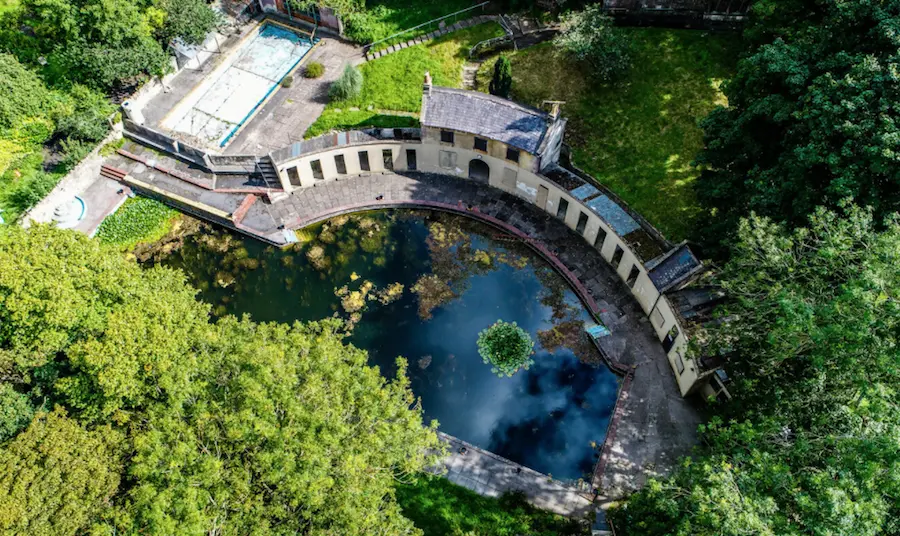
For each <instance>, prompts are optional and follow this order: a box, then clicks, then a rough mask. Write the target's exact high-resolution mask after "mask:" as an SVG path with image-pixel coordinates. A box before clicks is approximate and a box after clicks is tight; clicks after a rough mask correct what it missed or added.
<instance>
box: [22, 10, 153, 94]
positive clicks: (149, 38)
mask: <svg viewBox="0 0 900 536" xmlns="http://www.w3.org/2000/svg"><path fill="white" fill-rule="evenodd" d="M17 13H18V14H19V15H18V20H17V21H15V23H16V24H18V25H24V26H27V27H30V28H31V29H32V30H33V32H34V34H35V37H36V39H34V40H31V41H29V42H27V46H22V45H19V46H17V47H15V48H14V49H13V51H14V52H15V51H17V50H19V49H20V48H21V49H22V55H23V56H28V57H27V59H28V60H29V61H37V60H38V58H37V57H36V56H37V55H41V56H45V57H46V62H47V67H46V75H47V77H48V79H49V80H52V81H53V82H54V83H55V84H58V83H80V84H84V85H87V86H91V87H94V88H98V89H109V88H110V87H112V86H114V85H116V84H122V83H129V82H132V81H134V79H135V78H137V77H139V76H141V75H143V74H145V73H150V74H161V73H162V72H163V71H164V70H165V69H166V67H167V61H168V60H167V56H166V53H165V51H164V50H163V48H162V47H161V46H160V44H159V42H157V40H156V39H155V38H154V36H153V32H154V29H153V26H152V25H151V24H150V19H149V18H148V16H147V14H146V13H145V12H143V11H141V8H140V6H139V5H138V4H135V3H134V2H128V1H126V0H75V1H72V2H68V1H60V0H23V2H22V5H21V9H20V10H19V11H18V12H17ZM23 59H26V58H23Z"/></svg>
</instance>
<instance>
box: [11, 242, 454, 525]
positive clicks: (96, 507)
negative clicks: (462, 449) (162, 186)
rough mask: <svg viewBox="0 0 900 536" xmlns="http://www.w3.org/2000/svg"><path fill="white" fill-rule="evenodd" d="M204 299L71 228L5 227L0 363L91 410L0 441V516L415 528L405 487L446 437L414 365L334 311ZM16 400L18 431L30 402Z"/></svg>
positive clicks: (69, 404)
mask: <svg viewBox="0 0 900 536" xmlns="http://www.w3.org/2000/svg"><path fill="white" fill-rule="evenodd" d="M208 311H209V307H208V306H207V305H206V304H203V303H201V302H198V301H196V299H195V290H194V289H192V288H191V287H189V286H188V285H187V284H186V283H185V280H184V275H183V274H182V273H181V272H177V271H174V270H170V269H165V268H159V267H156V268H152V269H147V270H143V269H141V268H140V267H138V266H137V265H136V264H135V263H134V262H133V261H129V260H127V259H125V258H124V257H123V256H122V255H121V254H120V253H119V252H117V251H116V250H114V249H110V248H107V247H105V246H102V245H101V244H99V243H98V242H97V241H96V240H92V239H89V238H87V237H86V236H84V235H82V234H80V233H75V232H72V231H61V230H57V229H54V228H51V227H46V226H36V227H32V228H30V229H22V228H20V227H18V226H10V227H6V228H3V229H0V366H2V368H0V371H2V376H3V377H4V378H5V380H6V381H8V382H15V383H16V384H17V385H18V386H19V387H21V389H22V390H23V391H25V390H28V392H27V396H29V397H30V399H32V400H42V399H45V400H48V401H49V403H51V404H53V403H58V404H60V406H62V407H65V408H66V409H67V410H68V412H69V413H71V414H72V415H73V417H74V418H75V419H78V421H79V422H80V424H79V422H75V421H74V420H71V419H69V418H67V417H65V414H64V413H63V412H62V410H60V411H58V412H57V413H55V414H52V415H51V416H41V417H38V418H37V419H35V421H34V423H33V424H32V425H31V427H30V428H29V429H27V430H26V431H24V432H19V433H18V435H16V436H15V438H14V439H12V440H11V441H10V442H9V443H8V444H7V445H4V446H2V447H0V467H2V468H3V469H4V471H3V472H2V473H0V527H4V528H8V529H9V530H10V531H12V532H17V531H18V532H22V531H23V530H25V529H23V528H22V527H28V532H29V534H31V533H35V534H45V533H46V534H71V533H75V532H85V531H86V530H87V529H88V528H92V529H93V530H96V531H99V533H102V534H108V533H110V532H113V531H116V532H117V533H125V534H133V533H153V534H172V533H177V534H198V535H199V534H211V533H238V534H247V533H257V534H271V533H285V534H286V533H290V534H296V533H303V534H310V535H314V534H322V535H330V534H341V535H345V534H346V535H353V534H419V532H418V531H417V530H415V528H414V527H413V526H412V524H411V523H410V522H409V520H407V519H405V518H404V517H403V516H402V514H401V511H400V508H399V507H398V506H397V502H396V500H395V498H394V486H395V483H396V482H399V481H404V480H406V479H407V478H408V477H411V476H412V475H415V474H417V473H419V472H421V471H422V470H423V469H424V468H425V467H426V466H427V465H429V464H430V463H431V462H432V461H433V458H431V456H430V455H429V454H428V453H429V452H434V451H435V449H437V448H438V443H437V437H436V434H435V432H434V427H435V426H436V423H435V424H433V425H432V426H431V427H425V426H423V424H422V411H421V408H420V405H419V403H418V401H417V400H416V399H415V398H414V397H413V396H412V393H411V391H410V388H409V382H408V380H407V379H406V376H405V363H403V362H401V363H400V366H399V374H398V377H397V378H396V379H395V380H393V381H388V380H385V379H384V378H383V377H382V376H381V375H380V373H379V371H378V370H377V369H375V368H371V367H368V366H367V364H366V362H367V356H366V354H365V352H363V351H360V350H358V349H356V348H353V347H351V346H347V345H345V344H344V341H343V338H342V336H341V335H339V334H338V333H339V331H341V330H342V327H343V324H342V323H341V322H339V321H337V320H330V321H326V322H322V323H311V324H307V325H301V324H295V325H294V326H286V325H279V324H255V323H253V322H251V321H249V320H243V321H238V320H236V319H234V318H233V317H226V318H224V319H221V320H219V321H218V322H217V323H215V324H211V323H210V322H209V315H208ZM7 394H8V393H7ZM5 398H8V397H4V398H3V399H0V403H2V404H3V406H0V409H2V410H3V415H4V416H5V415H6V413H7V408H6V406H7V402H8V401H7V400H6V399H5ZM11 405H12V406H13V408H12V411H11V412H9V413H10V414H12V415H13V416H14V417H15V419H12V421H14V422H12V426H14V427H16V429H18V427H20V423H21V421H22V419H23V418H24V417H25V414H26V413H27V409H23V408H22V407H21V404H20V401H19V400H17V399H16V400H12V402H11ZM6 424H9V423H6ZM57 432H58V433H57ZM13 433H14V432H13ZM107 442H108V444H109V445H120V446H121V448H122V452H121V453H119V452H118V451H115V452H113V451H112V450H111V447H110V448H107V447H105V446H104V445H106V444H107ZM101 443H103V444H102V445H101ZM66 449H68V450H66ZM82 451H83V452H82ZM28 453H30V455H29V456H30V457H27V456H26V455H27V454H28ZM41 456H44V457H41ZM23 458H24V459H23ZM123 460H124V462H123ZM76 462H78V463H76ZM123 463H124V465H123ZM84 474H90V475H91V476H92V477H93V478H95V480H96V481H91V482H89V483H86V482H85V481H84V478H83V475H84ZM120 475H121V478H123V479H127V481H128V482H129V485H128V487H127V489H126V490H122V491H121V492H119V493H117V494H114V493H113V492H114V491H115V489H116V487H117V483H118V481H119V478H120ZM91 486H94V487H91ZM63 487H65V490H63V489H61V488H63ZM70 490H71V491H70ZM76 496H77V497H76ZM40 504H43V505H44V506H39V505H40ZM109 506H112V508H109ZM88 524H90V525H91V527H89V526H88ZM32 527H34V531H31V529H32ZM44 527H47V528H46V529H45V528H44Z"/></svg>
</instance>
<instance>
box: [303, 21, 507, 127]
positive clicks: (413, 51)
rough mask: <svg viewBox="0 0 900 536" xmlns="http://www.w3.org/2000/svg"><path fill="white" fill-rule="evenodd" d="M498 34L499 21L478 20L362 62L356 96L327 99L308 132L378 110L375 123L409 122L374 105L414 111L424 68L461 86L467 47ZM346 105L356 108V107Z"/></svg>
mask: <svg viewBox="0 0 900 536" xmlns="http://www.w3.org/2000/svg"><path fill="white" fill-rule="evenodd" d="M500 35H503V28H501V27H500V25H499V24H496V23H493V22H490V23H485V24H479V25H478V26H473V27H471V28H467V29H465V30H460V31H458V32H453V33H450V34H447V35H445V36H443V37H441V38H439V39H435V40H434V41H431V42H428V43H423V44H421V45H417V46H414V47H410V48H406V49H403V50H401V51H399V52H395V53H393V54H389V55H387V56H385V57H383V58H379V59H377V60H374V61H370V62H368V63H366V64H364V65H363V66H362V67H361V71H362V74H363V87H362V91H361V92H360V94H359V96H358V97H356V98H354V99H349V100H345V101H336V102H330V103H329V104H328V106H326V108H325V111H324V112H323V113H322V115H321V116H320V117H319V119H318V120H317V121H316V122H315V123H314V124H313V125H312V126H310V128H309V130H308V131H307V133H306V136H307V137H311V136H313V135H319V134H322V133H324V132H327V131H328V130H330V129H347V128H353V127H354V126H357V125H360V124H361V122H362V119H363V118H365V114H366V113H368V114H371V116H379V121H381V124H379V125H378V126H381V127H402V126H410V118H408V117H402V116H390V115H379V114H378V111H379V110H394V111H403V112H413V113H418V111H419V108H421V106H422V81H423V77H424V76H425V71H429V72H431V76H432V79H433V80H434V84H435V85H439V86H449V87H459V86H460V85H461V84H462V67H463V65H464V64H465V62H466V59H467V58H468V53H469V49H470V48H471V47H472V46H473V45H474V44H475V43H478V42H479V41H483V40H485V39H490V38H492V37H497V36H500ZM369 106H372V107H373V110H372V111H367V108H368V107H369ZM349 108H359V111H355V110H354V111H350V110H349ZM337 110H340V111H337Z"/></svg>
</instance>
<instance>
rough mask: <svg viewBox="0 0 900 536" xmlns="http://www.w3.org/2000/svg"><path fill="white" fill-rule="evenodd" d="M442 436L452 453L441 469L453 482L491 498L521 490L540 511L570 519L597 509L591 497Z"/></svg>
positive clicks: (466, 444) (493, 455)
mask: <svg viewBox="0 0 900 536" xmlns="http://www.w3.org/2000/svg"><path fill="white" fill-rule="evenodd" d="M438 435H439V436H440V438H441V439H442V440H443V441H444V442H445V443H446V444H447V453H448V455H447V457H446V458H444V459H443V461H442V463H441V467H440V468H438V469H441V470H442V471H440V472H443V473H444V476H445V477H446V478H447V479H448V480H450V481H451V482H453V483H456V484H459V485H460V486H463V487H464V488H468V489H470V490H472V491H474V492H476V493H478V494H479V495H484V496H487V497H499V496H500V495H502V494H503V493H504V492H507V491H521V492H523V493H524V494H525V496H526V497H527V498H528V501H529V502H530V503H532V504H533V505H535V506H537V507H538V508H542V509H544V510H549V511H550V512H554V513H556V514H560V515H564V516H568V517H577V518H585V517H587V516H588V515H589V514H591V513H592V512H593V510H594V506H593V503H592V501H591V499H592V498H591V496H590V495H589V494H584V493H582V492H580V491H579V490H577V489H575V488H572V487H569V486H567V485H564V484H562V483H560V482H556V481H554V480H553V479H552V478H550V477H549V476H548V475H545V474H543V473H538V472H537V471H534V470H532V469H529V468H527V467H524V466H522V465H519V464H517V463H515V462H513V461H510V460H507V459H506V458H503V457H501V456H498V455H496V454H494V453H493V452H488V451H486V450H483V449H480V448H478V447H476V446H475V445H472V444H471V443H467V442H465V441H463V440H461V439H459V438H456V437H453V436H451V435H447V434H441V433H439V434H438Z"/></svg>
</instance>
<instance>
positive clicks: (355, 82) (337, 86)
mask: <svg viewBox="0 0 900 536" xmlns="http://www.w3.org/2000/svg"><path fill="white" fill-rule="evenodd" d="M362 85H363V75H362V73H361V72H359V69H357V68H356V67H354V66H352V65H347V66H346V67H344V72H342V73H341V76H340V77H338V79H337V80H335V81H334V83H333V84H331V90H330V91H329V96H331V98H332V99H334V100H350V99H352V98H354V97H358V96H359V93H360V92H361V91H362Z"/></svg>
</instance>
